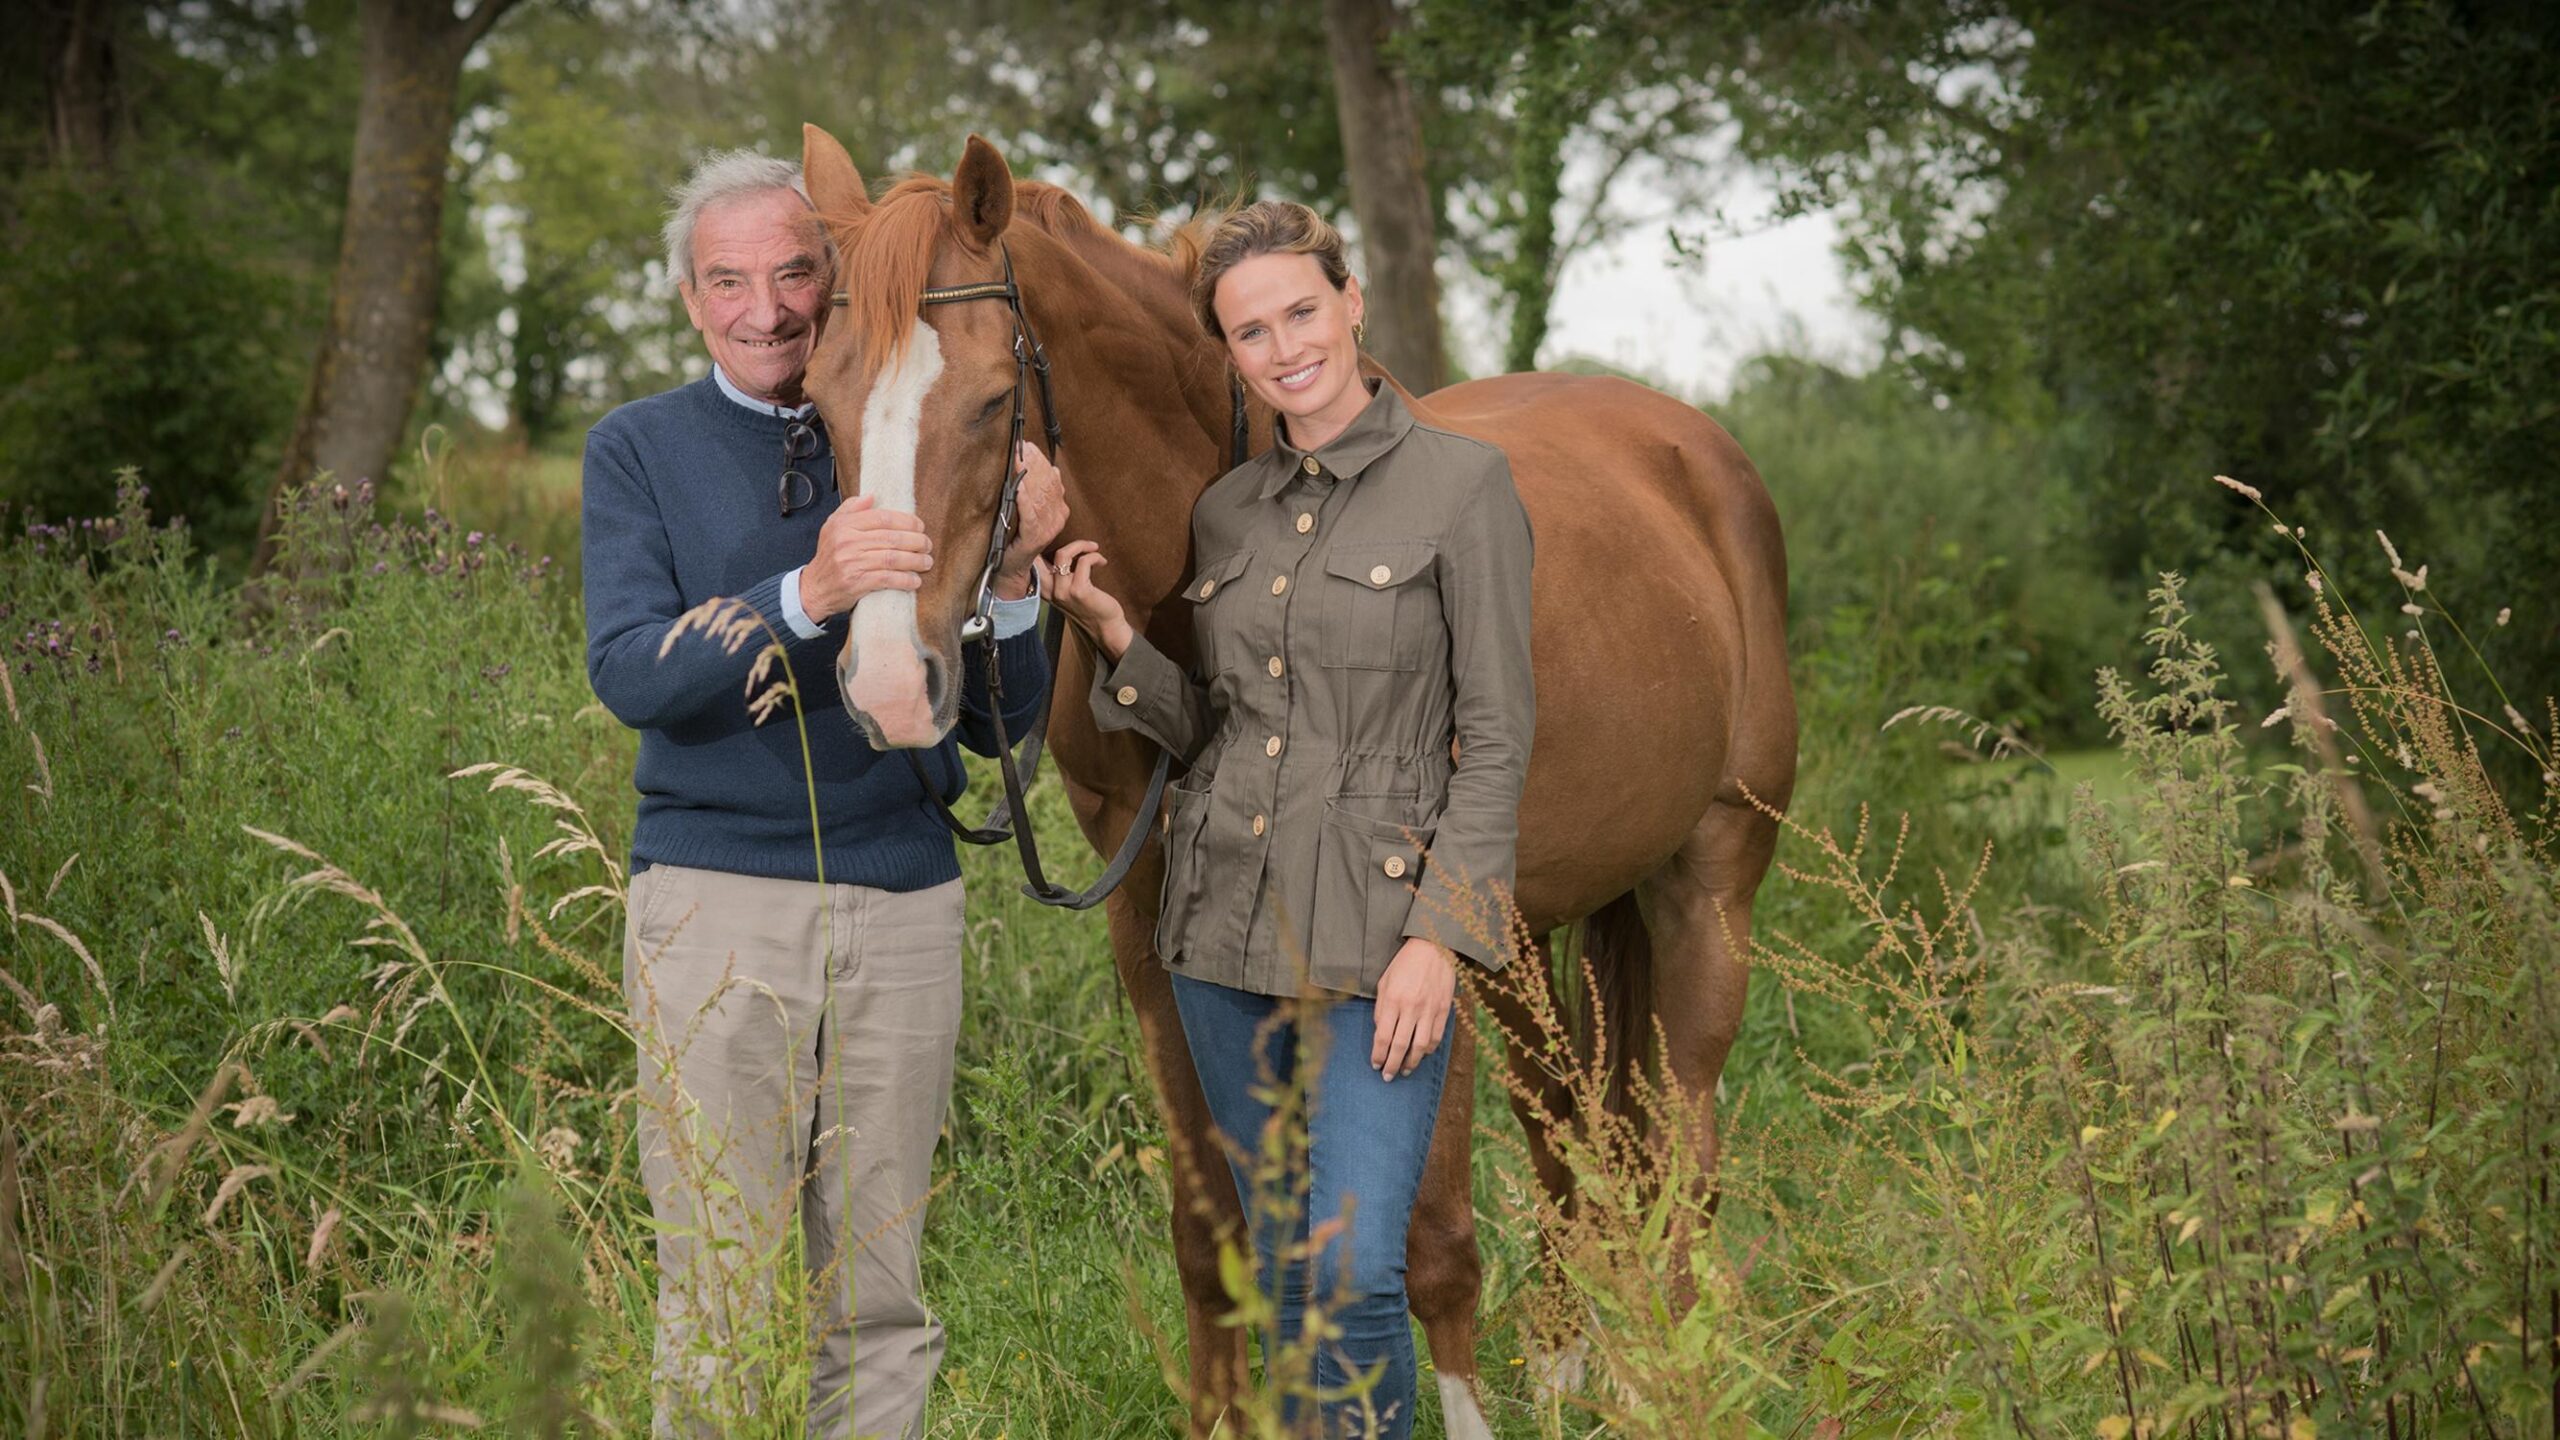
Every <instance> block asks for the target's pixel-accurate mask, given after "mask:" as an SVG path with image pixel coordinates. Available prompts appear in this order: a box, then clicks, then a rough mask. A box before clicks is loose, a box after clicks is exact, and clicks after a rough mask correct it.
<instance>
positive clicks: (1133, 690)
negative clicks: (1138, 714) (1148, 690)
mask: <svg viewBox="0 0 2560 1440" xmlns="http://www.w3.org/2000/svg"><path fill="white" fill-rule="evenodd" d="M1113 698H1115V699H1117V700H1118V701H1119V702H1120V703H1121V704H1123V705H1135V704H1137V703H1138V687H1137V686H1135V685H1123V686H1121V687H1120V693H1119V694H1118V695H1117V696H1115V697H1113Z"/></svg>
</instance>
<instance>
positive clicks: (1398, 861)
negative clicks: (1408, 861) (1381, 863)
mask: <svg viewBox="0 0 2560 1440" xmlns="http://www.w3.org/2000/svg"><path fill="white" fill-rule="evenodd" d="M1386 871H1387V878H1388V879H1390V880H1401V879H1403V878H1404V857H1403V856H1401V855H1390V856H1388V857H1387V864H1386Z"/></svg>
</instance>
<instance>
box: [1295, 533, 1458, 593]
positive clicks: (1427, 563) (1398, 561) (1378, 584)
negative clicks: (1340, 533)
mask: <svg viewBox="0 0 2560 1440" xmlns="http://www.w3.org/2000/svg"><path fill="white" fill-rule="evenodd" d="M1438 553H1439V547H1438V546H1436V545H1434V544H1432V543H1431V542H1430V541H1428V540H1395V541H1388V542H1384V543H1372V544H1362V545H1337V546H1335V547H1334V548H1333V550H1332V551H1331V552H1330V553H1328V554H1327V555H1326V556H1325V557H1324V570H1325V573H1326V574H1328V575H1331V576H1333V577H1335V578H1336V579H1340V580H1348V581H1350V582H1352V583H1353V584H1355V585H1361V586H1365V587H1367V588H1368V589H1371V590H1389V589H1393V588H1394V587H1396V586H1398V585H1401V584H1403V583H1404V582H1406V581H1407V580H1410V579H1412V578H1413V577H1415V576H1417V575H1420V574H1422V573H1423V572H1424V571H1426V570H1429V569H1430V568H1431V562H1432V561H1433V559H1434V558H1436V557H1437V555H1438Z"/></svg>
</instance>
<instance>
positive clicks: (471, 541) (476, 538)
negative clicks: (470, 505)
mask: <svg viewBox="0 0 2560 1440" xmlns="http://www.w3.org/2000/svg"><path fill="white" fill-rule="evenodd" d="M486 538H488V537H486V536H484V535H482V534H481V533H480V532H479V531H477V530H474V531H472V532H471V533H470V534H468V535H465V536H463V537H462V543H463V544H465V545H477V544H479V543H480V542H481V541H482V540H484V539H486Z"/></svg>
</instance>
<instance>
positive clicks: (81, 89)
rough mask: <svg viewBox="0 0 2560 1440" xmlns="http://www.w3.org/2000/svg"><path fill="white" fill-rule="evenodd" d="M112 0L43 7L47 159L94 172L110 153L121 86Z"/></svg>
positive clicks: (61, 1) (58, 1) (69, 0)
mask: <svg viewBox="0 0 2560 1440" xmlns="http://www.w3.org/2000/svg"><path fill="white" fill-rule="evenodd" d="M119 8H120V7H119V5H118V0H55V3H53V4H52V5H49V6H47V7H46V17H45V18H46V19H47V20H48V21H50V22H51V23H50V24H48V25H46V26H45V28H44V31H43V32H42V33H43V34H44V35H45V40H46V44H45V57H44V64H45V89H46V91H47V92H48V93H47V94H46V97H45V99H46V102H47V103H46V107H45V108H46V121H45V125H46V139H47V141H48V142H49V143H50V146H51V149H52V151H53V162H54V163H55V164H56V165H58V166H60V167H62V168H63V169H65V170H76V171H87V172H91V173H95V172H97V171H101V170H104V169H106V168H107V166H108V164H109V163H111V162H112V161H113V160H114V159H115V140H116V130H117V127H118V120H119V116H120V112H121V111H122V110H123V108H124V107H123V99H124V94H123V87H122V85H121V83H120V81H119V79H118V76H117V71H116V11H117V10H118V9H119Z"/></svg>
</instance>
